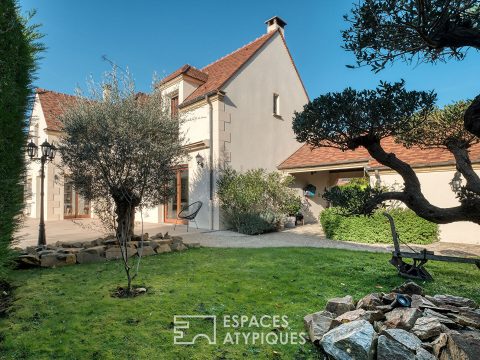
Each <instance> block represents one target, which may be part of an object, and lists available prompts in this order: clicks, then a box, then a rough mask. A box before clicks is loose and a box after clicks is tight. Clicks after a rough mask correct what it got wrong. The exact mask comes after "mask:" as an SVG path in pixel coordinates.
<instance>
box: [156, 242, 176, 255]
mask: <svg viewBox="0 0 480 360" xmlns="http://www.w3.org/2000/svg"><path fill="white" fill-rule="evenodd" d="M155 251H156V252H157V254H162V253H167V252H171V251H172V249H171V248H170V245H168V244H162V245H159V246H158V247H157V248H156V249H155Z"/></svg>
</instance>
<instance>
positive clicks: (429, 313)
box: [423, 308, 458, 328]
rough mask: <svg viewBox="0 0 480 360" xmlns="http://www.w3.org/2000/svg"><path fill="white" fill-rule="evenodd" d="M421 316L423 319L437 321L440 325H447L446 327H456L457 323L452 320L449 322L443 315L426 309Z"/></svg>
mask: <svg viewBox="0 0 480 360" xmlns="http://www.w3.org/2000/svg"><path fill="white" fill-rule="evenodd" d="M423 316H425V317H431V318H435V319H437V320H438V321H439V322H440V323H442V324H444V325H447V326H448V327H450V328H452V327H458V325H457V323H456V322H455V321H453V320H451V319H450V318H449V317H448V316H445V315H443V314H440V313H438V312H436V311H434V310H432V309H430V308H427V309H425V310H424V311H423Z"/></svg>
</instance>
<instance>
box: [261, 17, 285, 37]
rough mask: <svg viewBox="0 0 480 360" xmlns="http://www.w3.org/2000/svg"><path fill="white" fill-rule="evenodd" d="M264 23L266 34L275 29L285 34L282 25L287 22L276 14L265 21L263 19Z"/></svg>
mask: <svg viewBox="0 0 480 360" xmlns="http://www.w3.org/2000/svg"><path fill="white" fill-rule="evenodd" d="M265 24H267V34H268V33H270V32H272V31H276V30H277V29H280V32H281V33H282V35H283V36H285V30H284V27H285V25H287V23H286V22H285V21H283V20H282V19H280V18H279V17H278V16H274V17H272V18H270V19H268V20H267V21H265Z"/></svg>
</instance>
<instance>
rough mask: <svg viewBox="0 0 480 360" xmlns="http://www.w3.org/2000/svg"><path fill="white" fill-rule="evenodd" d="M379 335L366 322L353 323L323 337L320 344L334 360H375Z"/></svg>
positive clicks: (333, 330) (335, 329)
mask: <svg viewBox="0 0 480 360" xmlns="http://www.w3.org/2000/svg"><path fill="white" fill-rule="evenodd" d="M376 341H377V334H376V332H375V330H374V329H373V326H372V325H371V324H370V323H369V322H368V321H365V320H357V321H352V322H349V323H346V324H342V325H340V326H337V327H336V328H334V329H332V330H330V331H329V332H327V333H326V334H325V335H323V337H322V339H321V340H320V344H321V346H322V348H323V350H324V351H325V352H326V353H327V354H328V355H330V356H331V357H332V358H334V359H342V360H349V359H352V360H353V359H355V360H370V359H374V356H375V346H376Z"/></svg>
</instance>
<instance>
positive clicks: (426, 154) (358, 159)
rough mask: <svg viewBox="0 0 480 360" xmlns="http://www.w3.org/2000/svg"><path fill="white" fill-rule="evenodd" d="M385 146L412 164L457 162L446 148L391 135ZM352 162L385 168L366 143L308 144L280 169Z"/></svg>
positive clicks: (478, 158) (474, 150)
mask: <svg viewBox="0 0 480 360" xmlns="http://www.w3.org/2000/svg"><path fill="white" fill-rule="evenodd" d="M382 146H383V148H384V149H385V151H387V152H392V153H394V154H395V155H396V156H397V157H398V158H399V159H401V160H403V161H405V162H407V163H409V164H410V165H412V166H413V167H422V166H439V165H447V164H454V158H453V155H452V154H451V153H450V152H449V151H447V150H443V149H427V150H422V149H420V148H418V147H412V148H408V149H407V148H406V147H404V146H403V145H401V144H397V143H396V142H395V141H394V140H393V139H392V138H386V139H383V140H382ZM470 159H471V161H472V162H480V144H477V145H474V146H472V147H471V149H470ZM353 163H362V165H360V166H363V165H365V164H366V165H367V166H368V167H370V168H382V167H384V166H383V165H382V164H380V163H378V162H377V161H376V160H375V159H373V158H372V157H371V156H370V154H368V152H367V150H365V149H364V148H363V147H362V148H359V149H357V150H354V151H352V150H349V151H341V150H339V149H334V148H323V147H322V148H314V149H312V148H311V147H310V146H309V145H307V144H305V145H303V146H302V147H301V148H300V149H298V150H297V151H296V152H294V153H293V154H292V155H291V156H290V157H288V158H287V159H286V160H285V161H283V162H282V163H281V164H280V165H279V166H278V169H280V170H287V169H296V168H297V169H298V168H309V167H316V166H330V165H345V164H352V167H353Z"/></svg>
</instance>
